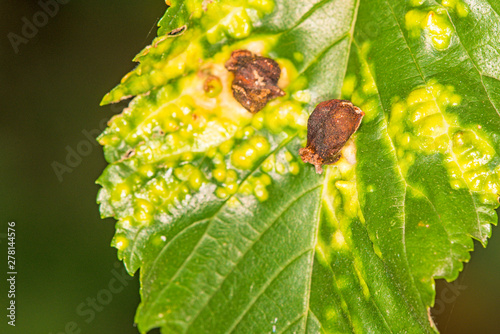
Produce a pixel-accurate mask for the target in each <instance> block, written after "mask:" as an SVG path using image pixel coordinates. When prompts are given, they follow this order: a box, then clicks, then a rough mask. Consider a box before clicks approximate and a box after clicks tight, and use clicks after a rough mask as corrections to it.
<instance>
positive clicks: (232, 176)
mask: <svg viewBox="0 0 500 334" xmlns="http://www.w3.org/2000/svg"><path fill="white" fill-rule="evenodd" d="M236 181H238V174H237V173H236V171H235V170H233V169H229V170H228V171H227V173H226V183H231V182H236Z"/></svg>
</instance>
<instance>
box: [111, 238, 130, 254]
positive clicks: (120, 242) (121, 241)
mask: <svg viewBox="0 0 500 334" xmlns="http://www.w3.org/2000/svg"><path fill="white" fill-rule="evenodd" d="M113 246H114V247H116V248H117V249H118V250H119V251H122V250H124V249H125V248H127V247H128V239H127V238H126V237H125V236H123V235H118V234H117V235H116V236H115V237H114V238H113Z"/></svg>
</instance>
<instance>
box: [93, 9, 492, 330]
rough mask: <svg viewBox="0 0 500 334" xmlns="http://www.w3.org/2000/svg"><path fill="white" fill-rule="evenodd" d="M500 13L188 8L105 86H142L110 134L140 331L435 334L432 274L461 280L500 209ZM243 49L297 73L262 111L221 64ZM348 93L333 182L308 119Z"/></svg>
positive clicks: (116, 203) (110, 184)
mask: <svg viewBox="0 0 500 334" xmlns="http://www.w3.org/2000/svg"><path fill="white" fill-rule="evenodd" d="M498 9H499V8H498V6H497V5H496V4H493V3H492V4H490V3H489V2H487V1H479V0H468V1H458V0H443V1H442V2H440V3H438V2H434V1H424V0H411V1H406V0H405V1H403V0H399V1H387V0H385V1H382V0H371V1H356V0H351V1H345V0H344V1H342V0H337V1H334V0H322V1H320V0H316V1H293V2H292V1H285V0H276V1H275V2H273V1H271V0H218V1H201V0H197V1H196V0H189V1H172V3H171V7H169V9H168V10H167V12H166V14H165V16H164V17H163V18H162V19H161V21H160V23H159V30H158V37H157V38H155V40H154V41H153V43H152V45H151V46H149V47H147V48H146V49H144V50H143V51H142V52H141V53H140V54H139V55H138V56H137V57H136V58H135V60H136V61H138V62H139V65H138V66H137V67H136V68H135V69H134V70H133V71H132V72H130V73H129V74H128V75H127V76H126V77H125V78H124V79H123V80H122V82H121V84H120V85H118V86H117V87H116V88H114V89H113V90H112V91H111V92H110V93H109V94H107V95H106V96H105V97H104V99H103V104H105V103H111V102H117V101H120V100H122V99H125V98H129V97H131V96H135V97H133V99H132V100H131V102H130V104H129V107H128V108H126V109H125V110H124V111H123V113H121V114H120V115H117V116H115V117H114V118H113V119H112V120H111V121H110V122H109V127H108V128H107V129H106V130H105V131H104V133H103V134H102V135H101V136H100V137H99V140H100V142H101V144H102V145H103V146H104V152H105V157H106V159H107V161H108V162H109V166H108V167H107V168H106V169H105V171H104V172H103V174H102V176H101V177H100V178H99V179H98V183H99V184H100V185H101V186H102V188H101V190H100V192H99V195H98V202H99V203H100V208H101V214H102V216H103V217H115V218H116V219H117V224H116V235H115V237H114V239H113V242H112V244H113V245H114V246H115V247H116V248H117V249H118V256H119V258H120V259H122V260H123V261H124V264H125V266H126V268H127V270H128V271H129V273H130V274H132V275H133V274H134V273H135V272H136V271H137V270H138V269H139V268H140V269H141V271H140V273H141V274H140V276H141V277H140V279H141V304H140V305H139V308H138V311H137V314H136V319H135V321H136V322H137V324H138V328H139V330H140V331H141V332H143V333H145V332H147V331H149V330H150V329H152V328H155V327H160V328H161V329H162V331H163V332H165V333H229V332H235V333H346V332H355V333H368V332H370V333H372V332H373V333H386V332H410V333H432V332H436V331H437V329H436V327H435V326H434V323H433V322H432V319H431V317H430V313H429V312H430V311H429V310H430V307H432V305H433V303H434V297H435V290H434V279H436V278H445V279H447V280H449V281H451V280H454V279H456V278H457V276H458V273H459V272H460V270H461V269H462V267H463V262H466V261H468V260H469V258H470V251H472V249H473V241H472V240H473V239H476V240H479V241H480V242H481V243H482V244H483V245H484V246H486V243H487V239H488V237H489V236H490V234H491V225H492V224H496V222H497V217H496V213H495V211H494V209H495V208H496V207H498V193H499V190H500V179H499V175H500V167H499V163H500V156H499V155H498V152H499V149H500V117H499V112H498V108H499V106H500V94H499V93H498V92H499V91H500V82H499V78H500V60H499V59H500V58H499V57H498V56H497V55H498V53H499V52H500V46H499V45H500V37H499V36H498V34H496V31H498V29H499V28H500V27H499V25H500V23H499V22H500V20H499V15H498ZM237 49H248V50H250V51H252V52H254V53H257V54H260V55H263V56H266V57H270V58H272V59H275V60H276V61H277V62H278V64H279V65H280V67H281V70H282V73H281V78H280V82H279V83H278V85H279V86H280V88H282V89H283V90H284V91H285V92H286V95H285V96H284V97H280V98H277V99H275V100H272V101H271V102H269V103H268V105H267V106H266V107H265V108H264V109H263V110H262V111H260V112H259V113H257V114H255V115H253V114H250V113H248V112H247V111H246V110H245V109H244V108H243V107H242V106H241V105H239V104H238V102H236V100H235V99H234V98H233V96H232V92H231V81H232V74H230V73H229V72H228V71H227V70H226V69H225V68H224V63H225V62H226V61H227V60H228V59H229V57H230V54H231V52H232V51H233V50H237ZM210 80H212V81H211V82H215V84H216V86H217V89H215V90H214V91H209V92H205V89H204V86H205V83H206V82H207V81H210ZM219 91H220V92H219ZM341 97H342V98H344V99H349V100H351V101H352V102H353V103H354V104H355V105H357V106H359V107H360V108H361V109H362V110H363V111H364V112H365V114H366V115H365V118H364V119H363V122H362V124H361V126H360V128H359V130H358V132H357V133H356V134H355V135H354V136H353V137H352V139H351V140H349V141H348V143H347V144H346V146H345V147H344V149H343V151H342V158H341V159H340V160H339V161H338V162H337V163H335V164H334V165H331V166H328V167H326V168H325V172H324V173H323V174H322V175H317V174H315V171H314V167H313V166H312V165H306V164H304V163H303V162H302V161H301V160H300V157H299V156H298V149H299V148H300V147H303V146H304V145H305V137H306V133H307V128H306V124H307V118H308V114H310V113H311V112H312V110H313V109H314V107H315V105H316V104H317V103H319V102H321V101H324V100H327V99H332V98H341Z"/></svg>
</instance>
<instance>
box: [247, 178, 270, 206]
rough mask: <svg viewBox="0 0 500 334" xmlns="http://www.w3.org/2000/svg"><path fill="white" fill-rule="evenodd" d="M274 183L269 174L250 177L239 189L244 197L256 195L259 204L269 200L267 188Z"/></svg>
mask: <svg viewBox="0 0 500 334" xmlns="http://www.w3.org/2000/svg"><path fill="white" fill-rule="evenodd" d="M271 183H272V179H271V177H270V176H269V175H267V174H261V175H259V176H253V175H252V176H250V177H249V178H248V179H246V180H245V181H244V182H243V184H242V185H241V187H240V189H239V193H240V194H242V195H247V196H248V195H254V196H255V198H256V199H257V200H258V201H259V202H264V201H266V200H267V199H268V198H269V192H268V190H267V186H269V185H270V184H271Z"/></svg>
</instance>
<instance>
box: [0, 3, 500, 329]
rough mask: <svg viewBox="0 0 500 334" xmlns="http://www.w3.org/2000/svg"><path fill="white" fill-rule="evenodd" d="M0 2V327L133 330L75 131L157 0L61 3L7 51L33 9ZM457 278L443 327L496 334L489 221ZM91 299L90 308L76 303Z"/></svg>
mask: <svg viewBox="0 0 500 334" xmlns="http://www.w3.org/2000/svg"><path fill="white" fill-rule="evenodd" d="M0 9H1V14H2V19H1V21H0V25H1V28H2V41H1V44H0V45H1V57H0V65H1V72H0V73H1V74H0V81H1V88H2V89H1V92H0V94H1V99H0V101H1V102H0V103H1V121H0V139H1V141H0V143H1V145H0V162H1V163H0V208H1V211H0V258H2V260H1V261H0V264H2V266H1V268H0V279H1V281H2V283H1V284H0V287H1V291H0V303H1V309H2V310H3V311H1V313H2V314H1V317H0V319H1V323H0V333H53V334H56V333H67V332H68V333H71V326H73V325H71V324H72V323H74V324H76V325H74V326H76V327H77V328H78V329H80V330H81V332H80V333H112V334H114V333H138V331H137V329H136V328H135V327H134V324H133V319H134V313H135V309H136V307H137V305H138V303H139V283H138V277H134V278H133V279H129V280H124V279H123V278H122V281H121V282H120V281H119V280H118V279H116V278H114V277H116V276H117V275H118V276H120V275H121V273H122V268H123V266H122V265H121V264H119V265H118V264H117V260H116V251H115V249H114V248H111V247H110V246H109V243H110V241H111V238H112V236H113V230H114V222H113V220H110V219H108V220H101V219H100V217H99V212H98V206H97V204H96V202H95V197H96V193H97V190H98V186H97V185H95V184H94V181H95V179H96V178H97V177H98V176H99V175H100V173H101V172H102V170H103V169H104V167H105V166H106V163H105V161H104V158H103V154H102V150H101V148H100V147H99V146H97V143H95V141H91V140H90V139H88V137H87V136H86V134H85V133H86V131H87V132H89V133H91V135H92V136H94V137H95V135H96V134H97V133H98V132H100V131H101V124H102V121H103V120H107V119H109V117H111V116H112V115H113V114H115V113H118V112H119V109H118V108H117V107H116V106H115V107H112V106H111V107H110V106H106V107H99V102H100V99H101V97H102V96H103V95H104V94H105V93H106V92H107V91H109V90H110V89H111V88H112V87H113V86H114V85H115V84H117V83H118V81H119V80H120V78H121V77H122V76H123V75H124V74H125V73H127V71H129V70H130V69H132V68H133V66H134V65H133V64H132V62H131V59H132V58H133V56H135V54H136V53H138V52H139V51H140V50H141V49H142V48H143V47H144V46H146V45H147V44H149V42H150V41H151V40H152V39H153V37H154V35H155V34H156V22H157V20H158V19H159V18H160V17H161V15H163V13H164V11H165V9H166V5H165V2H164V1H162V0H142V1H138V0H137V1H123V0H122V1H118V0H107V1H97V0H87V1H81V0H80V1H78V0H73V1H69V2H68V3H67V4H65V5H60V8H59V12H58V13H57V14H56V15H55V16H54V17H51V18H49V19H48V21H47V23H46V24H45V25H44V26H43V27H40V28H39V31H38V33H36V35H35V36H34V37H32V38H30V39H28V41H27V43H26V44H20V45H19V52H18V53H17V54H16V53H15V51H14V49H13V47H12V45H11V44H10V42H9V40H8V38H7V34H8V33H9V32H14V33H16V34H18V35H21V29H22V27H23V24H24V23H23V21H22V18H23V17H26V18H27V19H28V20H30V21H32V18H33V15H36V13H37V12H39V11H40V10H41V8H40V6H39V4H38V1H20V0H16V1H15V0H1V2H0ZM120 107H123V105H122V106H120ZM68 148H69V149H73V150H77V149H78V148H80V149H82V150H85V149H87V153H88V154H87V156H83V157H82V159H81V161H80V162H78V161H74V163H75V164H74V165H75V167H74V168H72V171H71V173H65V174H63V175H62V181H61V182H60V181H59V180H58V177H57V176H56V173H55V172H54V170H53V166H52V164H53V163H54V162H59V163H61V164H64V165H66V162H65V159H66V155H67V149H68ZM8 221H15V222H16V233H17V238H16V243H17V244H16V247H17V254H16V258H17V263H16V264H17V272H18V275H17V291H16V292H17V293H16V302H17V318H16V327H15V328H12V327H10V326H7V318H6V314H7V311H6V307H7V296H6V294H7V289H6V286H7V284H6V272H7V268H6V246H7V245H6V239H5V233H6V232H7V222H8ZM116 267H118V268H116ZM110 282H113V284H114V286H113V287H114V291H115V292H114V293H110V292H109V291H110V288H109V283H110ZM123 282H124V283H123ZM457 282H458V283H444V282H438V284H437V286H438V292H437V300H438V301H437V304H436V309H435V312H434V315H435V321H436V322H437V324H438V327H439V328H440V329H441V331H442V333H498V330H499V328H500V315H499V312H500V231H498V228H493V237H492V239H491V240H490V244H489V247H488V248H487V249H483V248H482V247H481V246H480V245H479V244H477V243H476V251H475V252H474V253H473V254H472V261H471V263H470V264H467V265H466V267H465V270H464V272H463V273H462V274H461V276H460V278H459V280H458V281H457ZM118 290H120V291H118ZM89 298H90V299H89ZM92 299H96V304H97V305H96V306H94V307H95V309H94V311H90V310H92V307H91V306H88V305H87V304H86V303H88V302H89V300H90V302H91V301H92ZM99 300H100V301H101V302H99ZM82 305H83V306H82ZM92 313H93V314H92ZM68 324H70V325H68ZM65 327H67V328H65ZM68 328H69V330H68ZM75 333H77V332H75Z"/></svg>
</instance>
